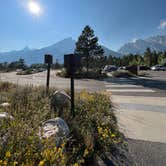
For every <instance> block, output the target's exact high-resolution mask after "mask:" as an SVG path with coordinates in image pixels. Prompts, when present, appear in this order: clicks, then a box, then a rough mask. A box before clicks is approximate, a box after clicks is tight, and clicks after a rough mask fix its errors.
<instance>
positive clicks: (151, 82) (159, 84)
mask: <svg viewBox="0 0 166 166" xmlns="http://www.w3.org/2000/svg"><path fill="white" fill-rule="evenodd" d="M104 81H105V82H108V83H118V84H121V85H123V84H130V85H138V86H140V85H141V86H143V87H146V88H151V89H159V90H166V81H165V80H156V79H146V78H137V77H131V78H109V79H105V80H104Z"/></svg>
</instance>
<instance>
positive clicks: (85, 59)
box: [75, 26, 166, 73]
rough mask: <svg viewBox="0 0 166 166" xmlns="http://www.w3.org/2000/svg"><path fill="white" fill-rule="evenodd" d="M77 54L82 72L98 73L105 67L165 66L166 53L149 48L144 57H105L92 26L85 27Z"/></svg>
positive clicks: (131, 55) (77, 46)
mask: <svg viewBox="0 0 166 166" xmlns="http://www.w3.org/2000/svg"><path fill="white" fill-rule="evenodd" d="M75 53H76V54H78V55H80V56H81V61H82V66H81V70H80V71H81V72H83V71H85V70H86V72H87V73H89V72H92V71H93V72H98V71H100V70H101V69H102V68H103V67H104V66H105V65H116V66H132V65H138V66H147V67H151V66H153V65H157V64H160V65H165V64H166V51H165V52H156V51H151V49H150V48H147V49H146V51H145V53H144V54H143V55H140V54H135V55H134V54H129V55H124V56H122V57H115V56H112V55H109V56H108V57H106V56H104V50H103V48H102V47H101V46H100V45H99V44H98V38H97V37H96V36H95V34H94V30H93V29H92V28H91V27H90V26H85V28H84V29H83V31H82V33H81V35H80V36H79V38H78V41H77V42H76V49H75Z"/></svg>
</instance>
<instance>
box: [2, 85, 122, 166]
mask: <svg viewBox="0 0 166 166" xmlns="http://www.w3.org/2000/svg"><path fill="white" fill-rule="evenodd" d="M5 84H6V85H5ZM4 87H5V88H4ZM0 89H1V91H0V96H3V97H5V98H6V99H7V100H8V102H10V103H11V107H9V108H7V109H5V110H3V109H1V110H0V111H1V112H3V111H7V112H8V113H9V114H10V115H12V116H13V117H14V120H11V121H9V120H7V121H3V123H1V125H0V133H1V135H0V137H1V138H2V137H4V135H5V136H6V137H5V138H6V141H2V139H1V144H0V165H9V166H10V165H11V166H13V165H22V166H23V165H24V166H25V165H26V166H36V165H39V166H42V165H46V166H50V165H60V166H62V165H75V166H78V165H93V163H94V160H95V159H96V156H101V154H102V156H104V155H106V153H107V152H110V153H111V152H112V151H114V149H116V147H117V146H118V145H120V144H122V143H123V136H122V134H121V133H120V132H119V130H118V126H117V121H116V117H115V115H114V107H113V105H112V103H111V102H110V98H109V96H108V95H107V94H104V93H88V92H86V91H83V92H81V93H77V94H76V97H75V98H76V99H75V100H76V102H75V103H76V108H75V111H76V116H75V117H74V118H72V117H71V116H70V109H69V108H64V113H63V114H62V117H61V118H63V119H64V120H65V121H66V122H67V124H68V125H69V128H70V135H69V136H68V137H67V138H66V139H65V140H64V141H63V142H62V144H61V145H60V146H59V147H57V146H56V144H55V139H53V138H50V139H47V140H46V139H40V138H39V136H38V133H39V127H40V125H41V123H42V122H43V121H45V120H48V119H50V118H51V108H50V97H48V96H46V95H45V89H44V88H43V87H37V88H36V87H21V86H16V85H13V84H8V83H0ZM53 92H54V89H52V90H51V91H50V94H49V96H51V94H53ZM56 116H57V113H55V117H56Z"/></svg>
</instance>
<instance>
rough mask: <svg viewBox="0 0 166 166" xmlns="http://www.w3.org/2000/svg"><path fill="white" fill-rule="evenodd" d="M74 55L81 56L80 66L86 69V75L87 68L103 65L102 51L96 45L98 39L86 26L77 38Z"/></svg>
mask: <svg viewBox="0 0 166 166" xmlns="http://www.w3.org/2000/svg"><path fill="white" fill-rule="evenodd" d="M75 53H76V54H78V55H80V56H81V60H82V66H83V67H86V70H87V73H88V72H89V68H94V67H95V68H99V66H100V67H101V66H102V65H104V59H105V58H104V50H103V49H102V47H101V46H99V45H98V38H97V37H96V36H95V35H94V31H93V30H92V29H91V27H90V26H86V27H85V28H84V30H83V31H82V34H81V35H80V37H79V38H78V41H77V42H76V49H75ZM94 64H95V65H97V66H94Z"/></svg>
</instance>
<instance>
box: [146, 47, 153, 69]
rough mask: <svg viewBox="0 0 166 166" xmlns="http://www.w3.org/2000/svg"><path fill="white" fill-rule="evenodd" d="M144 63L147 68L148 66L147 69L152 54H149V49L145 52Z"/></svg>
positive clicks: (150, 64)
mask: <svg viewBox="0 0 166 166" xmlns="http://www.w3.org/2000/svg"><path fill="white" fill-rule="evenodd" d="M144 61H145V64H146V65H147V66H149V67H151V66H152V52H151V50H150V48H147V49H146V51H145V54H144Z"/></svg>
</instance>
